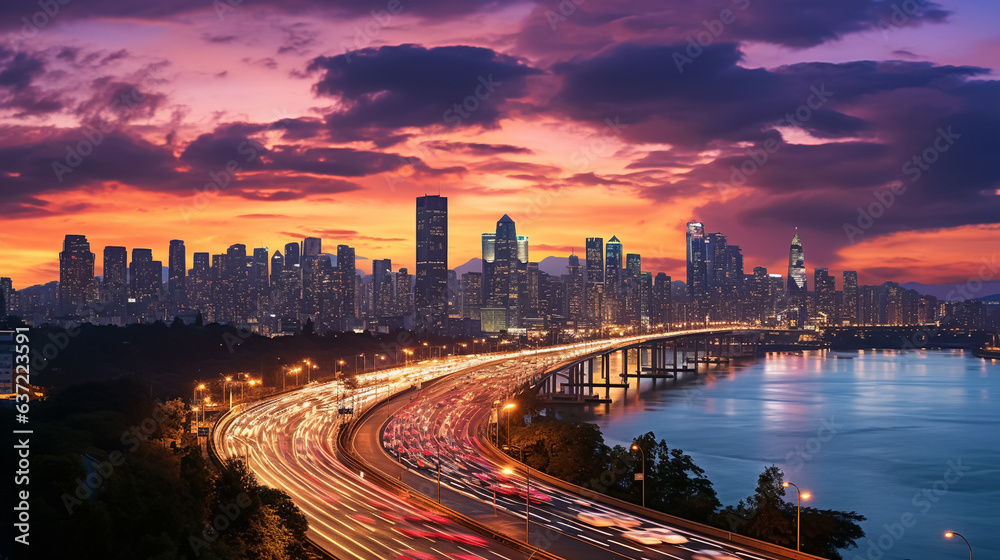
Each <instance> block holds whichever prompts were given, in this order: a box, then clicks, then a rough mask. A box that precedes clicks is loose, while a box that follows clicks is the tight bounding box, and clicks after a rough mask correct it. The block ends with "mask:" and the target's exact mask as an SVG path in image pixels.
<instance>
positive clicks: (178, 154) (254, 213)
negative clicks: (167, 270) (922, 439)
mask: <svg viewBox="0 0 1000 560" xmlns="http://www.w3.org/2000/svg"><path fill="white" fill-rule="evenodd" d="M578 1H579V2H580V3H579V4H577V3H574V1H573V0H564V1H563V2H562V3H559V2H555V1H552V2H537V3H536V2H525V1H494V2H479V1H469V0H464V1H463V0H379V1H374V2H362V1H350V2H348V1H341V0H335V1H319V0H281V1H272V0H242V1H241V0H216V1H215V2H214V4H213V3H212V2H210V1H208V0H171V1H167V2H136V1H125V0H87V1H69V2H67V3H65V4H58V3H57V2H53V3H54V4H58V12H57V13H55V14H54V15H49V14H46V13H45V12H43V11H42V10H41V8H39V5H38V4H37V3H35V2H33V1H32V2H29V1H16V2H15V1H11V2H3V4H2V5H0V34H2V38H3V40H2V41H0V130H2V133H0V211H2V215H3V226H2V227H0V243H2V244H3V251H2V253H0V255H2V256H0V276H10V277H12V278H13V280H14V285H15V287H16V288H23V287H26V286H28V285H31V284H35V283H42V282H47V281H51V280H55V279H57V278H58V263H57V253H58V251H59V250H60V246H61V242H62V238H63V236H64V235H65V234H67V233H74V234H84V235H86V236H87V237H88V239H89V240H90V242H91V248H92V250H93V251H94V252H95V253H97V254H98V269H97V273H98V274H100V273H101V270H100V260H101V259H100V254H101V251H102V250H103V247H104V246H105V245H125V246H127V247H128V248H129V250H131V249H132V248H133V247H149V248H152V249H153V251H154V256H155V257H156V258H157V259H161V260H163V261H164V262H165V261H166V259H167V245H168V241H169V240H170V239H175V238H179V239H184V240H185V242H186V245H187V251H188V266H190V264H191V261H190V259H191V253H193V252H195V251H208V252H212V253H219V252H224V250H225V248H226V247H227V246H229V245H230V244H233V243H245V244H246V245H247V246H248V247H250V248H252V247H261V246H266V247H269V248H270V249H271V251H272V252H273V251H274V250H275V249H280V248H281V247H282V246H283V245H284V244H285V243H287V242H289V241H296V240H299V239H301V238H302V237H304V236H318V237H322V238H323V242H324V246H325V247H326V248H328V249H333V248H334V247H335V245H337V244H339V243H346V244H349V245H353V246H355V247H356V248H357V254H358V256H359V259H358V266H359V268H362V269H367V268H370V260H364V259H373V258H390V259H392V261H393V265H394V267H398V266H408V267H410V269H411V271H412V269H413V264H414V244H415V242H414V229H415V219H414V197H416V196H419V195H421V194H424V193H430V194H437V193H440V194H442V195H446V196H447V197H448V198H449V210H450V215H449V218H450V221H449V227H450V255H449V266H450V267H452V268H453V267H455V266H458V265H460V264H462V263H464V262H466V261H467V260H469V259H470V258H473V257H477V256H479V247H480V245H479V234H480V233H482V232H484V231H492V230H493V229H494V227H495V223H496V221H497V219H498V218H499V217H500V216H501V215H502V214H504V213H507V214H509V215H510V216H511V218H513V219H514V220H515V222H516V224H517V230H518V233H519V234H522V235H528V236H529V237H530V238H531V251H532V252H531V259H532V260H533V261H538V260H541V259H542V258H544V257H546V256H549V255H556V256H565V255H567V254H568V253H569V252H570V251H571V250H574V249H575V250H576V252H577V253H578V254H582V253H583V243H584V238H585V237H587V236H600V237H604V238H605V239H607V238H610V237H611V236H612V235H617V236H618V237H619V238H620V239H621V240H622V242H623V244H624V248H625V251H626V252H638V253H641V254H642V255H643V260H644V263H643V264H644V267H643V268H644V269H645V270H649V271H651V272H654V273H655V272H659V271H664V272H667V273H668V274H671V275H673V276H674V277H675V279H682V278H683V276H684V275H683V262H684V224H685V222H687V221H690V220H698V221H702V222H704V223H705V228H706V231H721V232H722V233H725V234H727V235H728V237H729V241H730V243H736V244H739V245H740V246H742V248H743V252H744V258H745V267H746V271H747V272H750V271H751V269H752V267H753V266H760V265H763V266H767V267H768V268H769V269H771V270H770V271H771V272H778V273H782V274H784V272H785V268H786V266H787V258H788V253H787V251H788V244H789V241H790V240H791V237H792V233H793V229H794V228H795V227H796V226H797V227H798V228H799V232H800V236H801V238H802V242H803V245H804V247H805V255H806V265H807V267H808V269H809V275H810V277H811V275H812V268H813V267H816V266H826V267H829V268H830V269H831V271H837V272H838V273H839V271H840V270H843V269H856V270H858V271H859V274H860V280H861V281H862V282H863V283H869V284H872V283H881V282H883V281H885V280H897V281H900V282H905V281H919V282H924V283H946V282H964V281H965V280H966V279H968V278H969V277H970V275H975V274H976V273H977V271H978V270H979V269H980V266H981V264H982V260H983V259H987V260H989V259H991V258H993V260H994V261H995V260H996V257H995V255H996V253H997V248H998V244H997V240H998V233H1000V225H998V224H1000V157H998V156H1000V82H998V81H997V75H996V74H995V72H996V71H997V65H998V64H1000V32H998V31H997V22H1000V5H998V4H997V3H996V2H995V1H992V0H967V1H963V2H941V3H934V2H922V1H917V0H908V1H905V2H904V1H902V0H899V1H897V2H890V1H888V0H878V1H876V0H828V1H807V0H692V1H685V2H680V1H668V0H625V1H618V2H604V1H597V0H590V1H583V0H578ZM392 12H395V13H392ZM32 22H33V23H32ZM698 41H701V44H699V43H698ZM817 92H819V94H817ZM462 104H464V105H465V107H464V108H463V107H462ZM456 105H458V110H456V109H455V106H456ZM810 105H811V107H810ZM786 115H791V118H789V117H788V116H786ZM796 115H797V116H796ZM102 128H103V131H102ZM915 156H916V157H918V158H919V159H918V161H917V162H914V161H913V158H914V157H915ZM925 158H926V159H925ZM755 160H756V161H755ZM908 162H909V163H908ZM227 166H228V168H229V171H227ZM236 166H238V170H237V169H236ZM741 167H743V168H744V169H745V170H750V172H749V173H742V172H734V170H738V169H739V168H741ZM893 187H895V191H896V192H895V193H893V190H892V188H893ZM876 193H881V194H876ZM887 193H891V194H887ZM890 196H891V197H892V198H891V202H890V203H889V204H888V205H887V206H888V207H887V208H885V207H884V206H883V204H884V202H885V201H889V200H890V198H889V197H890ZM879 198H881V199H882V201H883V202H878V200H879ZM873 204H875V206H874V207H873V214H872V218H871V219H870V220H869V219H868V218H867V217H860V218H859V208H863V209H868V208H869V207H871V205H873ZM879 208H884V212H879V211H878V210H879ZM867 211H868V210H866V212H867ZM876 214H877V215H876ZM845 225H849V226H851V227H850V228H847V229H845ZM810 284H811V281H810ZM838 287H839V280H838Z"/></svg>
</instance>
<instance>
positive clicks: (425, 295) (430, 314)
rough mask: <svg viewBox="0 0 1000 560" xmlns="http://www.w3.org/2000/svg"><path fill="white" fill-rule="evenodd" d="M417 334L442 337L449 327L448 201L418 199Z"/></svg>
mask: <svg viewBox="0 0 1000 560" xmlns="http://www.w3.org/2000/svg"><path fill="white" fill-rule="evenodd" d="M415 288H416V291H415V292H414V303H415V307H416V322H417V324H416V325H415V326H416V328H417V329H418V330H425V331H430V332H434V333H439V334H445V333H446V331H447V326H448V198H447V197H443V196H440V195H427V196H420V197H417V278H416V286H415Z"/></svg>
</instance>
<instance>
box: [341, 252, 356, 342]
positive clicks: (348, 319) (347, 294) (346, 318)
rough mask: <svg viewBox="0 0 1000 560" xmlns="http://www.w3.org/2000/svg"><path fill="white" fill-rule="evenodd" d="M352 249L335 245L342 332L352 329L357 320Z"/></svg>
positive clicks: (354, 264) (354, 266)
mask: <svg viewBox="0 0 1000 560" xmlns="http://www.w3.org/2000/svg"><path fill="white" fill-rule="evenodd" d="M355 259H356V258H355V254H354V247H350V246H348V245H337V273H338V274H339V275H340V298H341V302H342V307H341V310H340V317H341V320H342V321H343V326H342V327H341V329H342V330H350V329H352V328H354V320H355V319H357V317H358V313H357V307H356V303H355V297H354V293H355V291H356V290H357V282H358V275H357V268H356V260H355Z"/></svg>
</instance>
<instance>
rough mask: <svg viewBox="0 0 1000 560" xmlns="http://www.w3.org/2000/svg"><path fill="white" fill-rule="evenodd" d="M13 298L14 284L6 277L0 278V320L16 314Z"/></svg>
mask: <svg viewBox="0 0 1000 560" xmlns="http://www.w3.org/2000/svg"><path fill="white" fill-rule="evenodd" d="M14 296H15V292H14V282H13V281H12V280H11V279H10V278H7V277H6V276H4V277H0V319H3V318H5V317H7V316H8V315H14V314H15V313H16V312H17V310H16V309H15V308H16V306H15V305H14Z"/></svg>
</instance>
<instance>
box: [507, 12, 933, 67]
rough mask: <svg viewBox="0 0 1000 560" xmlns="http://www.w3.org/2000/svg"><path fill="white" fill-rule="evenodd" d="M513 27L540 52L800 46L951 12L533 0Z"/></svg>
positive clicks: (528, 48)
mask: <svg viewBox="0 0 1000 560" xmlns="http://www.w3.org/2000/svg"><path fill="white" fill-rule="evenodd" d="M538 4H539V5H538V7H536V8H535V9H534V10H533V11H532V12H531V13H530V14H529V15H528V16H527V17H526V18H525V20H524V22H523V24H522V29H521V30H520V32H519V33H518V34H517V37H516V40H517V44H518V46H519V47H520V49H521V50H522V52H530V53H533V54H536V55H538V56H541V57H548V56H553V55H556V56H559V55H567V54H568V55H576V54H579V53H581V52H584V53H593V52H597V51H598V50H600V49H602V48H605V47H608V46H611V45H613V44H615V42H620V41H630V40H631V41H636V42H657V43H686V42H687V41H688V40H689V39H690V40H699V36H700V40H702V41H703V42H704V43H713V42H714V43H719V42H743V41H754V42H764V43H771V44H776V45H782V46H785V47H791V48H796V49H800V48H807V47H813V46H816V45H819V44H822V43H827V42H831V41H836V40H839V39H841V38H843V37H844V36H846V35H848V34H851V33H856V32H863V31H875V30H879V31H882V32H889V31H891V30H894V29H897V28H900V27H916V26H920V25H923V24H925V23H943V22H945V21H946V20H947V18H948V16H949V15H950V12H949V11H947V10H945V9H943V8H942V7H941V5H940V4H937V3H934V2H927V1H925V0H842V1H836V2H831V1H825V0H808V1H803V0H692V1H689V2H664V1H663V0H623V1H619V2H609V3H590V2H587V3H582V2H580V3H577V2H573V3H569V2H561V3H560V2H539V3H538Z"/></svg>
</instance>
